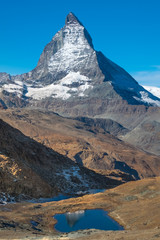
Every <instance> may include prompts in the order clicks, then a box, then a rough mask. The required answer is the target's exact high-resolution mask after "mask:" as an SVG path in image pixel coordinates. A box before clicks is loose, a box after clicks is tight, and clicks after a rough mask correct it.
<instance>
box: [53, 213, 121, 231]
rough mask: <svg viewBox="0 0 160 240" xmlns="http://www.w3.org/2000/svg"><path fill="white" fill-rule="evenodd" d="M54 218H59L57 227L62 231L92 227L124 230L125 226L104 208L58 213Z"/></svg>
mask: <svg viewBox="0 0 160 240" xmlns="http://www.w3.org/2000/svg"><path fill="white" fill-rule="evenodd" d="M54 218H55V219H56V220H57V223H56V225H55V229H56V230H57V231H60V232H72V231H77V230H82V229H91V228H95V229H100V230H123V227H122V226H120V225H119V224H118V223H117V222H116V221H114V220H113V219H112V218H111V217H109V216H108V215H107V212H106V211H104V210H102V209H92V210H80V211H76V212H67V213H65V214H56V215H55V216H54Z"/></svg>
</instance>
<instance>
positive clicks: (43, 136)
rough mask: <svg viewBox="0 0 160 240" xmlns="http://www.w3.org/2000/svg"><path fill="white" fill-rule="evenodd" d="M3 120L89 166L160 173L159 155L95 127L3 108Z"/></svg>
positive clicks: (47, 114)
mask: <svg viewBox="0 0 160 240" xmlns="http://www.w3.org/2000/svg"><path fill="white" fill-rule="evenodd" d="M0 116H1V118H2V119H4V120H5V121H7V122H8V123H10V124H12V126H14V127H16V128H18V129H20V130H21V131H22V132H23V133H24V134H25V135H28V136H30V137H32V138H34V139H35V140H36V141H39V142H41V143H43V144H45V145H46V146H48V147H51V148H52V149H54V150H56V151H57V152H59V153H61V154H63V155H65V156H68V157H69V158H71V159H72V160H74V161H77V162H78V163H80V164H83V165H84V166H86V167H88V168H92V169H99V170H102V169H103V170H105V169H106V170H112V169H120V170H122V171H126V172H128V173H129V174H131V175H134V177H135V178H137V177H140V178H144V177H152V176H158V175H159V169H160V157H158V156H155V155H153V154H149V153H146V152H144V151H142V150H140V149H138V148H136V147H133V146H132V145H130V144H127V143H124V142H123V141H121V140H119V139H117V138H116V137H114V136H112V135H110V134H108V133H107V132H105V131H104V130H103V129H101V128H98V127H90V126H87V125H86V124H85V123H82V122H79V121H75V120H71V119H67V118H63V117H60V116H58V115H56V114H54V113H52V112H48V111H39V110H26V109H25V110H24V109H23V110H5V111H1V112H0Z"/></svg>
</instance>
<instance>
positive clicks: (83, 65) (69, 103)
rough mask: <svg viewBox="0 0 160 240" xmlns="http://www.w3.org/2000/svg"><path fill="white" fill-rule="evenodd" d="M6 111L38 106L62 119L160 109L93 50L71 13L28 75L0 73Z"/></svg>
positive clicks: (128, 77)
mask: <svg viewBox="0 0 160 240" xmlns="http://www.w3.org/2000/svg"><path fill="white" fill-rule="evenodd" d="M0 86H1V90H0V91H1V93H0V97H1V100H2V102H3V105H4V106H6V107H8V106H9V107H17V106H21V107H24V106H26V105H27V106H38V107H42V108H49V109H52V110H54V111H56V112H58V113H60V114H65V115H72V116H77V115H79V116H80V115H81V116H82V115H88V116H95V115H100V114H104V113H106V112H107V111H108V109H109V108H112V107H113V106H117V105H119V106H121V105H122V104H124V105H128V104H131V105H140V104H142V105H146V106H148V105H160V99H159V98H157V97H156V96H153V95H152V94H151V93H149V92H148V91H147V90H145V89H144V88H143V87H142V86H140V85H139V84H138V83H137V82H136V81H135V80H134V79H133V78H132V77H131V76H130V75H129V74H128V73H127V72H126V71H125V70H124V69H122V68H121V67H119V66H118V65H116V64H115V63H113V62H112V61H110V60H109V59H107V58H106V57H105V56H104V55H103V54H102V53H101V52H97V51H95V49H94V47H93V44H92V39H91V37H90V35H89V33H88V32H87V30H86V29H85V27H84V26H83V25H82V23H81V22H80V21H79V20H78V19H77V17H76V16H75V15H74V14H73V13H69V14H68V15H67V17H66V21H65V26H64V27H63V28H62V29H61V30H60V31H59V32H57V33H56V35H55V36H54V37H53V38H52V40H51V42H50V43H48V44H47V45H46V47H45V48H44V51H43V52H42V54H41V56H40V59H39V61H38V65H37V67H36V68H35V69H33V70H32V71H31V72H29V73H26V74H22V75H18V76H10V75H8V74H5V73H1V74H0Z"/></svg>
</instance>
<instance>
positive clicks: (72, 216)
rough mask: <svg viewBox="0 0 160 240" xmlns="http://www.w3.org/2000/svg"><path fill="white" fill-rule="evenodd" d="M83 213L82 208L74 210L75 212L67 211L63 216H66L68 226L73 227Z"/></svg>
mask: <svg viewBox="0 0 160 240" xmlns="http://www.w3.org/2000/svg"><path fill="white" fill-rule="evenodd" d="M84 214H85V211H84V210H81V211H76V212H67V213H66V214H65V216H66V220H67V223H68V225H69V226H70V227H73V226H74V225H75V224H76V222H77V221H78V220H79V219H80V218H82V217H83V216H84Z"/></svg>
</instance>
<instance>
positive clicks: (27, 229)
mask: <svg viewBox="0 0 160 240" xmlns="http://www.w3.org/2000/svg"><path fill="white" fill-rule="evenodd" d="M95 208H102V209H105V210H106V211H108V213H109V215H110V216H111V217H112V218H114V219H115V220H116V221H118V222H119V223H120V224H121V225H122V226H124V228H125V230H124V231H115V232H114V231H100V230H92V229H91V230H84V231H78V232H73V233H69V234H60V233H58V232H56V231H55V230H54V224H55V223H56V220H55V219H54V215H55V214H57V213H65V212H67V211H71V212H72V211H77V210H83V209H95ZM0 210H1V212H3V219H1V221H0V225H1V231H0V239H28V238H29V239H61V240H62V239H63V240H64V239H66V240H69V239H79V240H80V239H81V240H83V239H87V240H89V239H93V240H94V239H97V238H99V239H109V240H110V239H117V240H118V239H126V240H139V239H144V240H148V239H149V240H152V239H156V240H158V239H160V222H159V216H160V178H159V177H157V178H150V179H143V180H140V181H136V182H130V183H126V184H123V185H121V186H119V187H116V188H114V189H109V190H107V191H105V192H104V193H97V194H94V195H85V196H83V197H79V198H76V199H75V198H71V199H67V200H62V201H59V202H50V203H41V204H33V203H25V204H24V203H23V204H22V203H17V204H8V205H7V206H0ZM31 220H32V221H35V222H38V226H37V229H36V228H33V226H32V224H31ZM2 227H3V228H2Z"/></svg>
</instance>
